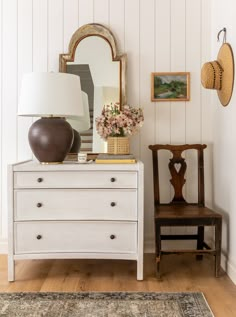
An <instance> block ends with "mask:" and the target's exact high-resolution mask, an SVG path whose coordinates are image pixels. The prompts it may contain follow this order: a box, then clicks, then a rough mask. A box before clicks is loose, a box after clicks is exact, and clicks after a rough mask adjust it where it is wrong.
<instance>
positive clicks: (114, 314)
mask: <svg viewBox="0 0 236 317" xmlns="http://www.w3.org/2000/svg"><path fill="white" fill-rule="evenodd" d="M0 316H9V317H14V316H17V317H21V316H24V317H29V316H30V317H39V316H41V317H42V316H47V317H77V316H81V317H156V316H158V317H212V316H213V314H212V312H211V310H210V308H209V306H208V304H207V302H206V300H205V298H204V296H203V294H202V293H142V292H141V293H129V292H127V293H124V292H117V293H93V292H91V293H83V292H82V293H1V294H0Z"/></svg>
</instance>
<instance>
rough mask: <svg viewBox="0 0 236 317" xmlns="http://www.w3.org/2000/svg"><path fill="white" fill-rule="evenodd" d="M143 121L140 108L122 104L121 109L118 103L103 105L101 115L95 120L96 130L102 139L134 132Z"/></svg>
mask: <svg viewBox="0 0 236 317" xmlns="http://www.w3.org/2000/svg"><path fill="white" fill-rule="evenodd" d="M143 121H144V116H143V111H142V109H141V108H136V107H132V106H129V105H124V106H123V107H122V110H121V109H120V105H119V104H118V103H115V104H114V105H112V104H111V105H106V106H104V107H103V110H102V113H101V115H100V116H99V117H97V118H96V120H95V122H96V129H97V132H98V134H99V135H100V136H101V137H102V139H104V140H107V138H108V137H124V136H128V135H132V134H135V133H137V132H138V130H139V128H141V127H142V125H143Z"/></svg>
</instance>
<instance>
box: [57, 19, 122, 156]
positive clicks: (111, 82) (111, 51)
mask: <svg viewBox="0 0 236 317" xmlns="http://www.w3.org/2000/svg"><path fill="white" fill-rule="evenodd" d="M60 71H62V72H68V73H72V74H76V75H78V76H80V80H81V88H82V90H83V91H84V92H86V93H87V94H88V99H89V109H90V117H91V128H90V129H89V130H88V131H84V132H83V133H80V135H81V139H82V145H81V150H82V151H85V152H95V153H99V152H104V151H105V144H104V141H103V140H102V139H101V138H100V137H99V135H98V134H97V132H96V126H95V118H96V117H97V116H99V115H100V114H101V111H102V108H103V106H104V105H107V104H111V103H113V104H114V103H117V102H118V103H119V104H120V105H121V107H122V105H123V104H125V103H126V80H125V77H126V55H121V56H118V55H117V47H116V43H115V39H114V36H113V35H112V33H111V32H110V31H109V30H108V29H107V28H105V27H104V26H102V25H99V24H87V25H84V26H82V27H81V28H79V29H78V30H77V31H76V32H75V33H74V34H73V36H72V38H71V41H70V45H69V53H68V54H61V55H60Z"/></svg>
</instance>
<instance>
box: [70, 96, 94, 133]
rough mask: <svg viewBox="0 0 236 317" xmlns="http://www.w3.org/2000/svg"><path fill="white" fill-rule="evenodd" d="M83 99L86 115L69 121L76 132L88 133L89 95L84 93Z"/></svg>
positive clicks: (89, 124)
mask: <svg viewBox="0 0 236 317" xmlns="http://www.w3.org/2000/svg"><path fill="white" fill-rule="evenodd" d="M82 99H83V107H84V115H83V116H81V117H77V118H71V119H68V120H67V121H68V122H69V124H70V125H71V126H72V128H73V129H75V130H76V131H78V132H80V131H86V130H88V129H90V126H91V123H90V115H89V103H88V95H87V94H86V93H85V92H83V91H82Z"/></svg>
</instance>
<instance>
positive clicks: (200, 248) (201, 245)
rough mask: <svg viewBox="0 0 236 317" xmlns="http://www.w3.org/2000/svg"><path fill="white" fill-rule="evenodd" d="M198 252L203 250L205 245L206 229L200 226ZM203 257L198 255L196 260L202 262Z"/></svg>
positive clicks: (198, 230)
mask: <svg viewBox="0 0 236 317" xmlns="http://www.w3.org/2000/svg"><path fill="white" fill-rule="evenodd" d="M197 235H198V238H197V250H203V243H204V227H203V226H199V227H198V228H197ZM202 258H203V255H202V254H198V255H196V259H197V260H202Z"/></svg>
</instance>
